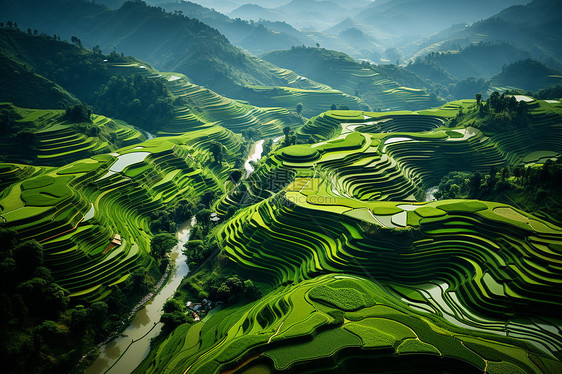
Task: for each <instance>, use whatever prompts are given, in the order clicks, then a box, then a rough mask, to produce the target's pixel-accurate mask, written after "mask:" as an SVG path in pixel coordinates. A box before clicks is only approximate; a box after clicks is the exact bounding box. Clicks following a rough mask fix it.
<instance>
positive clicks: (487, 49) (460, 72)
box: [409, 42, 530, 80]
mask: <svg viewBox="0 0 562 374" xmlns="http://www.w3.org/2000/svg"><path fill="white" fill-rule="evenodd" d="M529 57H530V55H529V53H528V52H524V51H521V50H519V49H517V48H515V47H513V46H512V45H510V44H507V43H500V42H495V43H484V42H480V43H478V44H473V45H470V46H468V47H466V48H462V49H460V50H458V51H448V52H432V53H430V54H428V55H427V56H425V58H423V59H422V58H418V60H416V62H415V63H414V64H412V65H410V66H409V69H411V70H412V71H420V70H419V69H418V68H417V67H416V65H418V64H419V65H422V64H424V65H432V66H435V67H436V68H437V69H441V70H444V71H445V72H446V73H448V74H449V75H451V76H452V77H454V78H456V79H458V80H462V79H466V78H469V77H478V78H486V79H487V78H491V77H492V76H493V75H495V74H497V73H498V72H499V71H501V68H502V66H504V65H507V64H511V63H513V62H515V61H519V60H523V59H526V58H529ZM425 78H429V76H426V77H425Z"/></svg>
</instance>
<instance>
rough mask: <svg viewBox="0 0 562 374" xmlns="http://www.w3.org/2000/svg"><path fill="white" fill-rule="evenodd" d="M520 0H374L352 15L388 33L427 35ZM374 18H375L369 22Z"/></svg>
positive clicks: (471, 20)
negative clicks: (380, 0)
mask: <svg viewBox="0 0 562 374" xmlns="http://www.w3.org/2000/svg"><path fill="white" fill-rule="evenodd" d="M524 2H525V1H524V0H497V1H493V2H490V1H487V0H474V1H464V0H392V1H385V2H379V1H376V2H374V3H372V4H371V5H369V6H368V7H367V8H365V9H363V10H361V12H360V13H358V14H357V15H355V17H354V18H355V19H357V21H359V22H361V23H364V24H368V25H373V26H372V27H373V28H374V29H376V30H378V31H379V32H384V33H386V34H387V35H388V37H389V38H392V35H393V34H395V35H397V36H399V37H400V36H403V35H431V34H434V33H436V32H438V31H440V30H442V29H444V28H447V27H449V26H450V25H452V24H454V23H460V22H465V23H471V22H474V21H477V20H479V19H482V18H486V17H489V16H491V15H493V14H495V13H497V12H499V11H501V10H502V9H504V8H506V7H508V6H510V5H514V4H521V3H524ZM373 20H376V22H373Z"/></svg>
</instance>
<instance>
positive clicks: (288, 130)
mask: <svg viewBox="0 0 562 374" xmlns="http://www.w3.org/2000/svg"><path fill="white" fill-rule="evenodd" d="M283 134H285V140H284V145H285V147H287V146H289V145H290V144H291V128H290V127H289V126H286V127H284V128H283Z"/></svg>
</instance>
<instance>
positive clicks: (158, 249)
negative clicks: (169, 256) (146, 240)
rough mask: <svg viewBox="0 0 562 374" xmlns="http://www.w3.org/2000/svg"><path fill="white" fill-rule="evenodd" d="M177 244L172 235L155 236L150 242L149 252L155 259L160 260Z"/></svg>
mask: <svg viewBox="0 0 562 374" xmlns="http://www.w3.org/2000/svg"><path fill="white" fill-rule="evenodd" d="M177 244H178V239H176V237H175V236H174V235H172V234H169V233H161V234H156V235H154V237H153V238H152V240H151V241H150V252H151V254H152V256H153V257H155V258H162V257H163V256H164V255H165V254H166V252H168V251H170V250H172V248H174V247H175V246H176V245H177Z"/></svg>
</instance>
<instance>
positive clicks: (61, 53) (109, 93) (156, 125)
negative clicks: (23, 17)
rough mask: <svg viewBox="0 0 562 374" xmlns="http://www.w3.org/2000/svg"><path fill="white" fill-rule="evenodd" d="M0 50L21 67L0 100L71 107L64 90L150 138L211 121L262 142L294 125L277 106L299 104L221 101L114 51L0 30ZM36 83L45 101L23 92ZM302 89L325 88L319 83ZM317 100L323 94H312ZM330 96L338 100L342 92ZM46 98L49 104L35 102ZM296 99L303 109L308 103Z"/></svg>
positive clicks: (182, 78)
mask: <svg viewBox="0 0 562 374" xmlns="http://www.w3.org/2000/svg"><path fill="white" fill-rule="evenodd" d="M0 46H1V48H2V49H1V53H0V56H2V58H5V59H6V61H9V62H10V64H7V65H5V66H4V68H5V69H9V67H10V66H24V67H25V68H22V71H23V72H25V73H21V74H20V73H18V72H19V71H18V70H13V69H9V71H8V72H7V73H8V74H7V77H8V79H7V81H8V82H12V79H14V78H15V79H14V81H13V85H12V84H10V85H6V86H5V87H6V91H5V93H4V100H6V101H11V102H14V103H16V104H19V103H20V102H22V104H20V105H22V106H23V104H26V103H29V104H30V105H29V106H31V107H33V104H34V103H37V104H36V105H39V106H45V107H49V108H53V107H54V108H59V107H61V106H63V104H66V103H67V102H68V101H63V99H65V98H69V100H70V99H72V100H74V101H77V100H76V99H74V98H73V97H72V96H71V95H70V94H68V93H66V91H65V90H64V89H66V90H68V91H69V92H72V93H73V94H74V95H76V97H78V98H79V99H80V100H82V101H84V102H85V103H88V104H89V105H91V106H92V107H93V108H94V109H95V112H96V113H101V114H104V115H107V116H111V117H114V118H120V119H123V120H126V121H127V122H129V123H131V124H134V125H137V126H139V127H142V128H144V129H146V130H148V131H151V132H154V133H157V132H163V133H183V132H185V131H190V130H194V129H198V128H205V127H208V126H211V125H212V124H213V123H218V124H220V125H222V126H224V127H226V128H229V129H232V130H234V131H236V132H241V131H242V130H245V129H248V128H250V127H252V126H254V127H256V128H257V129H259V130H262V132H263V135H264V136H269V135H277V134H281V130H282V128H283V127H285V126H294V125H296V124H299V123H300V122H301V119H300V118H298V117H297V116H296V114H292V113H290V112H289V111H288V110H286V109H282V108H279V106H284V105H286V106H287V108H290V109H291V110H295V108H296V105H297V104H298V102H299V101H301V100H302V99H299V98H297V97H295V99H294V100H292V101H288V103H287V102H285V103H283V102H279V103H277V102H276V101H274V100H269V99H267V98H266V96H265V95H264V98H265V100H264V99H263V98H262V100H261V101H262V102H263V104H264V105H265V106H269V107H272V106H275V107H277V108H269V109H267V108H264V109H262V108H258V107H255V106H252V105H249V104H245V103H241V102H238V101H235V100H232V99H229V98H226V97H223V96H220V95H218V94H216V93H215V92H213V91H211V90H209V89H206V88H203V87H201V86H198V85H196V84H194V83H193V82H192V80H191V79H189V78H187V77H185V76H184V75H182V74H178V73H160V72H159V71H157V70H155V69H153V68H152V67H151V66H150V65H148V64H146V63H144V62H142V61H140V60H137V59H135V58H132V57H125V56H123V55H119V54H117V53H111V54H109V55H104V54H102V53H101V52H99V51H91V50H88V49H85V48H81V47H79V46H77V45H73V44H70V43H67V42H62V41H58V40H55V39H54V38H52V37H48V36H44V35H43V36H42V35H38V36H34V35H28V34H26V33H24V32H19V31H16V30H0ZM272 69H274V72H275V74H278V75H279V77H280V79H289V78H288V77H290V76H296V74H294V73H292V72H287V73H285V72H284V71H281V70H280V69H277V68H273V67H272ZM33 72H37V73H39V74H42V76H44V77H46V78H42V77H41V76H39V75H37V73H33ZM283 74H286V75H287V76H284V75H283ZM22 75H23V76H22ZM47 78H48V79H50V81H49V80H48V79H47ZM16 79H17V82H15V80H16ZM37 81H39V82H48V85H47V87H49V89H51V90H52V91H53V93H54V94H53V95H49V93H45V92H44V91H45V90H37V91H32V92H30V91H29V89H30V87H34V84H35V82H37ZM53 82H56V83H58V84H60V86H63V87H64V89H62V88H60V86H58V85H57V84H56V83H53ZM52 87H54V88H52ZM304 87H306V88H309V87H310V88H317V87H321V88H324V87H323V86H320V85H319V84H314V85H312V84H308V85H304ZM7 89H9V91H8V90H7ZM59 91H60V94H59V96H57V95H56V94H57V93H58V92H59ZM252 92H253V90H252ZM289 95H291V93H289ZM323 95H324V92H323V90H322V92H319V96H321V97H322V96H323ZM334 95H335V96H338V95H340V96H343V94H342V93H341V92H339V93H334ZM45 97H48V98H49V99H48V101H47V102H46V103H45V104H42V101H44V100H45V99H44V98H45ZM55 100H56V101H55ZM302 101H303V102H304V103H305V104H307V106H308V104H309V103H310V102H311V101H310V100H306V99H305V100H302ZM72 102H73V101H70V103H72ZM51 104H52V105H51ZM55 104H56V105H55ZM328 107H329V104H328ZM311 108H312V104H311V105H310V109H311ZM321 109H327V107H326V108H321ZM317 110H318V111H321V110H320V109H317Z"/></svg>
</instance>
